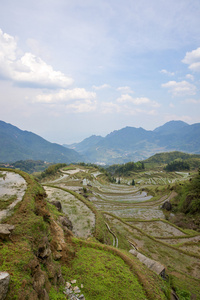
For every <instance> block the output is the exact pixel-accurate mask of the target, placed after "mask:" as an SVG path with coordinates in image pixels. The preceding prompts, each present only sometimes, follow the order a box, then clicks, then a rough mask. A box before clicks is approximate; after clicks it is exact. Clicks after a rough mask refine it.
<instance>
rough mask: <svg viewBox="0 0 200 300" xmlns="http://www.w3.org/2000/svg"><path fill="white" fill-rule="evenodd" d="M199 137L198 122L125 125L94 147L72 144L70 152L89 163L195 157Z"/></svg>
mask: <svg viewBox="0 0 200 300" xmlns="http://www.w3.org/2000/svg"><path fill="white" fill-rule="evenodd" d="M199 136H200V123H195V124H192V125H189V124H187V123H185V122H183V121H169V122H167V123H165V124H164V125H162V126H160V127H157V128H155V129H154V130H146V129H143V128H141V127H139V128H136V127H130V126H127V127H124V128H122V129H119V130H114V131H113V132H111V133H109V134H108V135H106V136H105V137H104V138H102V139H101V140H100V141H99V142H98V143H96V144H95V146H94V144H93V145H91V147H89V145H88V149H87V150H84V149H83V148H82V147H81V144H84V141H85V140H83V141H82V142H81V143H78V144H76V145H75V146H74V148H73V149H74V150H76V151H77V152H79V151H81V152H80V153H81V154H83V155H84V156H85V157H86V158H87V159H90V161H91V162H93V163H96V162H98V163H99V162H101V163H105V164H114V163H126V162H128V161H131V160H132V161H138V160H143V159H147V158H148V157H150V156H152V155H154V154H156V153H160V152H165V151H166V152H169V151H183V152H187V153H194V154H199V153H200V139H199ZM88 140H89V138H88ZM68 147H69V148H70V145H68Z"/></svg>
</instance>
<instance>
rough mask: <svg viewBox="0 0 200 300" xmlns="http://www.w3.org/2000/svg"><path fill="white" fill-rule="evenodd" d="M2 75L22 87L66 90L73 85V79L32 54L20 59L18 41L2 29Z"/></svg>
mask: <svg viewBox="0 0 200 300" xmlns="http://www.w3.org/2000/svg"><path fill="white" fill-rule="evenodd" d="M0 74H1V76H3V77H4V78H6V79H9V80H12V81H13V82H15V83H18V84H21V85H22V86H23V85H25V86H30V87H32V86H34V87H46V88H65V87H67V86H69V85H71V84H72V83H73V79H72V78H70V77H67V76H65V75H64V74H63V73H62V72H60V71H54V70H53V68H52V66H50V65H48V64H47V63H45V62H44V61H43V60H42V59H41V58H40V57H38V56H35V55H33V54H32V53H25V54H24V55H22V56H21V57H19V49H18V48H17V42H16V39H15V38H14V37H12V36H10V35H8V34H6V33H3V32H2V30H1V29H0Z"/></svg>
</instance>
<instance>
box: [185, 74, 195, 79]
mask: <svg viewBox="0 0 200 300" xmlns="http://www.w3.org/2000/svg"><path fill="white" fill-rule="evenodd" d="M185 77H186V78H187V79H190V80H192V81H194V76H193V75H192V74H187V75H186V76H185Z"/></svg>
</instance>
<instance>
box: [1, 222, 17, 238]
mask: <svg viewBox="0 0 200 300" xmlns="http://www.w3.org/2000/svg"><path fill="white" fill-rule="evenodd" d="M14 228H15V226H14V225H10V224H0V239H1V240H7V239H8V238H9V237H10V234H11V232H12V231H13V230H14Z"/></svg>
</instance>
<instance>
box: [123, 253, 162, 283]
mask: <svg viewBox="0 0 200 300" xmlns="http://www.w3.org/2000/svg"><path fill="white" fill-rule="evenodd" d="M129 252H130V253H131V254H133V255H134V256H136V257H137V258H138V259H139V261H141V262H142V263H143V264H144V265H146V266H147V267H148V268H149V269H150V270H152V271H154V272H156V273H157V274H158V275H160V276H161V277H162V278H165V267H164V266H163V265H162V264H160V263H159V262H157V261H155V260H153V259H150V258H148V257H146V256H145V255H143V254H141V253H140V252H138V251H136V250H133V249H131V250H130V251H129Z"/></svg>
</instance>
